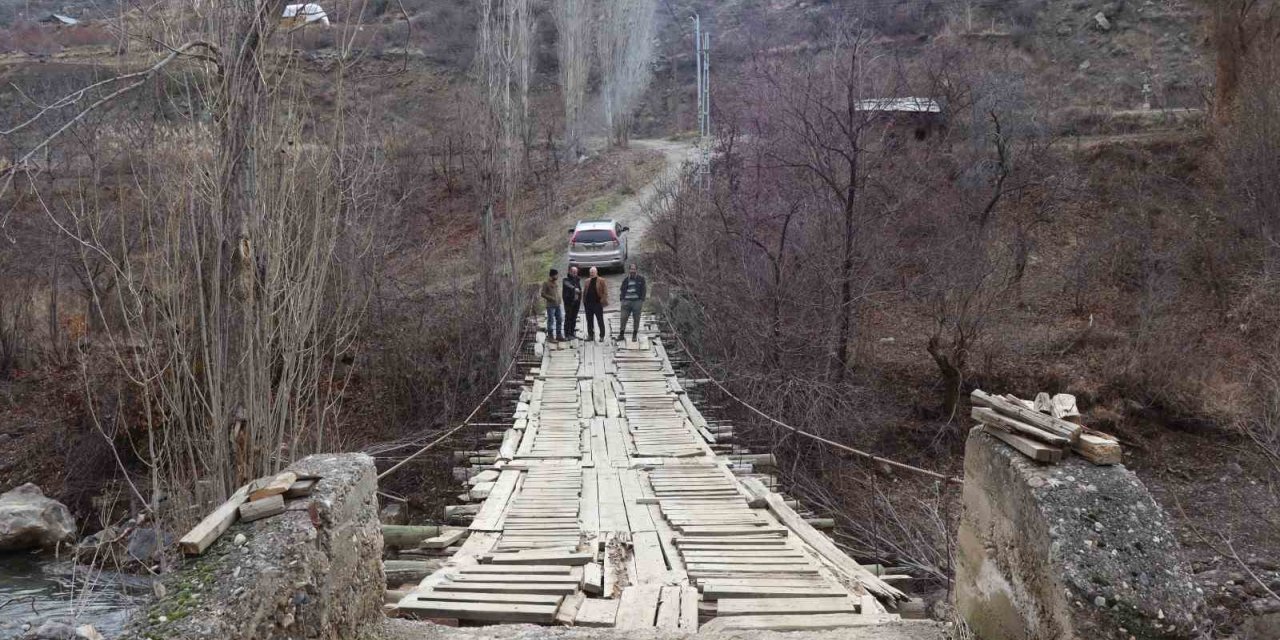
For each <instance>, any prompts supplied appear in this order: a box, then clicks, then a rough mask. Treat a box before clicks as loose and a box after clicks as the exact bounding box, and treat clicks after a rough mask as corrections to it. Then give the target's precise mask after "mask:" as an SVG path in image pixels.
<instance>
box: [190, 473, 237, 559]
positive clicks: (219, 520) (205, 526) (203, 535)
mask: <svg viewBox="0 0 1280 640" xmlns="http://www.w3.org/2000/svg"><path fill="white" fill-rule="evenodd" d="M248 498H249V485H245V486H243V487H240V488H239V489H238V490H236V492H235V493H233V494H231V497H230V498H228V499H227V501H226V502H224V503H222V504H221V505H220V506H219V507H218V508H217V509H214V510H213V513H210V514H209V515H207V516H205V518H204V520H201V521H200V524H197V525H196V526H195V527H193V528H192V529H191V530H190V531H188V532H187V535H185V536H182V539H181V540H179V541H178V547H179V548H180V549H182V552H183V553H185V554H187V555H191V556H195V555H200V554H202V553H204V550H205V549H208V548H209V545H211V544H213V543H214V541H216V540H217V539H218V536H220V535H222V533H223V532H224V531H226V530H227V529H228V528H229V527H230V526H231V525H232V523H234V522H235V521H236V517H237V516H239V515H240V505H242V504H244V502H245V500H247V499H248Z"/></svg>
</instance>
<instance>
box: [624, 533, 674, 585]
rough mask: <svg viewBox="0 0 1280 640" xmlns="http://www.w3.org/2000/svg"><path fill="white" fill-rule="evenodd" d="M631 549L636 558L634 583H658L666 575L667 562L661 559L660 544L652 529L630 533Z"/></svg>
mask: <svg viewBox="0 0 1280 640" xmlns="http://www.w3.org/2000/svg"><path fill="white" fill-rule="evenodd" d="M631 549H632V551H633V552H634V554H635V559H636V583H637V584H659V583H662V582H663V581H664V580H665V579H666V576H667V563H666V561H665V560H664V559H663V555H662V544H661V543H660V542H659V541H658V534H657V532H654V531H644V532H640V533H635V534H632V536H631Z"/></svg>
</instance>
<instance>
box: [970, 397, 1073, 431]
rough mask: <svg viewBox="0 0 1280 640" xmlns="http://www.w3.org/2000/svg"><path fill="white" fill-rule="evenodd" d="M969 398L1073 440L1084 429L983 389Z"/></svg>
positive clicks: (975, 402)
mask: <svg viewBox="0 0 1280 640" xmlns="http://www.w3.org/2000/svg"><path fill="white" fill-rule="evenodd" d="M969 399H970V400H971V401H972V402H973V403H974V404H977V405H981V406H984V407H990V408H992V409H995V410H996V412H998V413H1002V414H1004V415H1006V416H1009V417H1011V418H1017V419H1018V420H1021V421H1023V422H1026V423H1027V424H1030V425H1031V426H1033V427H1039V428H1040V429H1043V430H1045V431H1048V432H1050V433H1054V434H1057V435H1060V436H1063V437H1065V438H1067V439H1068V440H1070V441H1072V442H1075V441H1076V440H1079V439H1080V433H1081V432H1082V431H1083V430H1084V428H1083V427H1081V426H1080V425H1078V424H1074V423H1071V422H1067V421H1066V420H1063V419H1061V418H1055V417H1053V416H1051V415H1046V414H1043V413H1040V412H1039V411H1036V410H1035V409H1029V408H1027V407H1024V406H1021V405H1016V404H1014V403H1012V402H1009V401H1008V400H1005V399H1003V398H998V397H996V396H993V395H991V394H989V393H986V392H984V391H983V390H981V389H974V390H973V392H972V393H970V394H969Z"/></svg>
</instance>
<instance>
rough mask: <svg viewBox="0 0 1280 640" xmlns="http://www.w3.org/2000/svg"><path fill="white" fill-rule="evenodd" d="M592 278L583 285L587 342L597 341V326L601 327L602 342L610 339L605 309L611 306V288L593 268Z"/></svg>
mask: <svg viewBox="0 0 1280 640" xmlns="http://www.w3.org/2000/svg"><path fill="white" fill-rule="evenodd" d="M590 273H591V277H590V278H587V280H586V282H583V283H582V308H583V309H584V310H586V312H587V340H595V339H596V326H599V327H600V341H601V342H603V341H604V340H605V339H606V338H608V337H609V334H608V333H607V332H606V331H605V328H604V308H605V307H607V306H609V287H607V286H605V282H604V278H601V277H600V272H599V271H598V270H597V269H596V268H595V267H591V272H590Z"/></svg>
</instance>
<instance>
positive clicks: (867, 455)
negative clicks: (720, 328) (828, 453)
mask: <svg viewBox="0 0 1280 640" xmlns="http://www.w3.org/2000/svg"><path fill="white" fill-rule="evenodd" d="M671 335H672V336H674V337H675V339H676V342H679V343H680V348H681V349H684V352H685V354H686V355H687V356H688V357H689V361H690V362H692V363H693V365H694V366H695V367H697V368H698V370H699V371H701V372H702V374H703V375H704V376H706V378H707V380H710V381H711V384H714V385H715V386H716V387H717V388H719V389H720V390H721V391H723V392H724V394H725V395H727V396H729V398H731V399H733V401H734V402H737V403H738V404H740V405H742V406H743V407H745V408H746V409H747V410H749V411H751V412H752V413H755V414H756V415H758V416H760V417H761V418H764V419H765V420H768V421H769V422H771V423H773V424H775V425H777V426H779V427H781V428H783V429H786V430H787V431H790V432H792V433H794V434H796V435H798V436H802V437H805V438H809V439H810V440H814V441H817V442H821V443H822V444H825V445H828V446H831V447H835V448H837V449H840V450H841V451H844V452H847V453H851V454H853V455H855V456H858V457H860V458H865V459H867V460H871V461H873V462H879V463H880V464H884V465H887V466H890V467H893V468H895V469H902V470H904V471H910V472H912V473H918V474H920V475H925V476H929V477H931V478H934V479H936V480H941V481H943V482H951V483H954V484H963V483H964V481H963V480H962V479H960V478H957V477H955V476H949V475H946V474H944V473H938V472H937V471H931V470H929V469H922V468H920V467H917V466H914V465H909V464H907V463H905V462H898V461H897V460H890V459H889V458H885V457H883V456H878V455H875V454H873V453H869V452H867V451H863V450H861V449H856V448H854V447H850V446H849V445H846V444H841V443H839V442H836V441H834V440H830V439H827V438H824V437H822V436H820V435H818V434H816V433H810V432H808V431H805V430H804V429H799V428H797V427H793V426H791V425H789V424H787V423H785V422H783V421H781V420H778V419H777V418H774V417H773V416H771V415H769V414H767V413H765V412H763V411H761V410H759V409H757V408H755V406H753V405H752V404H751V403H749V402H747V401H746V400H743V399H742V398H739V397H738V396H737V395H736V394H734V393H733V392H732V391H730V390H729V389H728V388H726V387H725V386H724V385H723V384H721V383H720V381H719V380H717V379H716V377H715V376H713V375H711V372H710V371H708V370H707V368H706V367H704V366H702V362H700V361H699V360H698V359H697V358H696V357H694V355H693V351H691V350H690V349H689V345H687V344H685V342H684V340H683V339H681V338H680V334H679V333H677V332H676V331H672V332H671Z"/></svg>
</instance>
